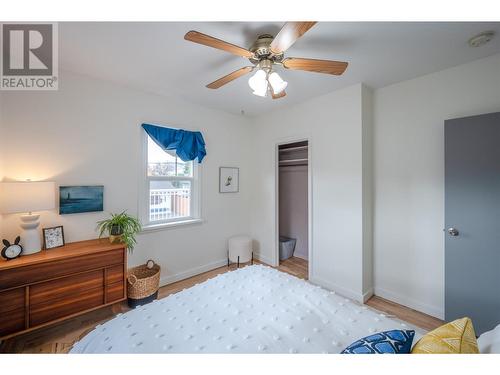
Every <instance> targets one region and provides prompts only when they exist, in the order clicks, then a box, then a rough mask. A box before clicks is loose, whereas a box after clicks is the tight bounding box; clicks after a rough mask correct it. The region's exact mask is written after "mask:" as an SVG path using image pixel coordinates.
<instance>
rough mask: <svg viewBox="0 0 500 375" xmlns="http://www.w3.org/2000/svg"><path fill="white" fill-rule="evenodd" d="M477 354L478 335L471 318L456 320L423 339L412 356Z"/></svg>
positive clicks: (413, 350) (416, 345) (412, 352)
mask: <svg viewBox="0 0 500 375" xmlns="http://www.w3.org/2000/svg"><path fill="white" fill-rule="evenodd" d="M459 353H463V354H467V353H468V354H477V353H479V349H478V347H477V341H476V333H475V332H474V327H473V326H472V321H471V320H470V319H469V318H462V319H457V320H454V321H453V322H451V323H447V324H445V325H442V326H441V327H438V328H436V329H435V330H434V331H431V332H429V333H428V334H426V335H425V336H424V337H422V338H421V339H420V340H419V341H418V342H417V343H416V344H415V346H414V347H413V349H412V351H411V354H459Z"/></svg>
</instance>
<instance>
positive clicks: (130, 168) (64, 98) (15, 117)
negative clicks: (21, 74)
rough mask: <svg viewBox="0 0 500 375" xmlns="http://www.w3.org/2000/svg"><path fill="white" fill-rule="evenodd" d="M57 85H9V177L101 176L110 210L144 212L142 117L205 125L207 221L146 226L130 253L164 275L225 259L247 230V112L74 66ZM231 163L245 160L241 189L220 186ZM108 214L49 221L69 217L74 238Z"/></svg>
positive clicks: (14, 222)
mask: <svg viewBox="0 0 500 375" xmlns="http://www.w3.org/2000/svg"><path fill="white" fill-rule="evenodd" d="M59 87H60V89H59V91H55V92H32V91H25V92H4V93H3V94H2V95H3V97H2V99H3V101H2V106H1V109H2V110H3V122H4V129H3V132H4V133H3V134H2V147H3V152H4V156H5V168H4V169H5V170H4V174H5V176H6V178H8V179H15V180H24V179H26V178H31V179H32V180H44V179H46V180H53V181H56V183H57V184H60V185H91V184H103V185H104V186H105V188H104V189H105V196H104V205H105V207H104V209H105V211H108V212H118V211H122V210H125V209H126V210H128V212H129V213H131V214H136V213H137V208H138V188H139V176H140V174H139V172H140V163H141V156H140V155H141V142H140V139H141V137H140V132H141V128H140V124H141V123H143V122H150V123H158V124H163V125H167V126H168V125H170V126H172V127H179V128H185V129H192V130H201V131H202V132H203V136H204V137H205V141H206V143H207V152H208V155H207V157H206V158H205V160H204V161H203V164H202V184H203V188H202V192H203V193H202V194H203V196H202V216H203V218H204V219H205V222H204V223H202V224H198V225H192V226H186V227H177V228H175V229H169V230H162V231H156V232H147V233H145V234H141V235H139V236H138V245H137V247H136V249H135V251H134V254H133V255H132V256H131V257H130V262H129V263H130V264H131V265H134V264H137V263H140V262H144V261H145V260H147V259H148V258H152V259H154V260H156V261H158V262H159V263H160V264H161V266H162V267H163V272H162V273H163V277H164V279H163V281H164V282H165V281H172V280H173V279H174V278H179V277H183V276H184V277H185V276H187V275H189V274H192V273H199V272H201V271H203V270H206V269H207V268H213V267H215V266H218V265H222V264H224V263H225V259H227V258H226V239H227V238H228V237H229V236H231V235H234V234H241V233H248V232H249V223H250V215H249V214H248V212H249V210H250V200H249V197H250V191H249V190H250V189H249V180H250V176H249V170H250V168H249V162H250V153H249V152H250V147H249V146H250V143H249V139H250V132H251V130H252V128H251V126H249V122H248V120H247V119H245V118H243V117H238V116H233V115H229V114H225V113H222V112H218V111H214V110H210V109H207V108H203V107H199V106H194V105H191V104H187V103H185V102H181V101H178V100H175V99H171V98H166V97H160V96H157V95H151V94H147V93H143V92H139V91H136V90H131V89H129V88H127V87H123V86H117V85H115V84H112V83H107V82H103V81H98V80H94V79H91V78H88V77H84V76H79V75H76V74H73V73H69V72H61V75H60V86H59ZM223 165H235V166H238V167H240V193H238V194H219V192H218V174H219V171H218V168H219V166H223ZM106 215H107V214H106V213H85V214H74V215H62V216H59V215H58V214H57V212H55V211H54V212H44V213H43V214H42V218H41V221H42V225H41V226H42V227H46V226H52V225H63V226H64V232H65V237H66V241H68V242H69V241H78V240H84V239H89V238H95V237H96V236H97V233H96V232H95V225H96V221H98V220H100V219H102V218H104V217H106ZM18 220H19V217H18V215H4V217H3V224H4V236H11V237H12V236H14V235H15V234H16V233H18V223H19V221H18Z"/></svg>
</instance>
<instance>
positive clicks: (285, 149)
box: [279, 146, 307, 152]
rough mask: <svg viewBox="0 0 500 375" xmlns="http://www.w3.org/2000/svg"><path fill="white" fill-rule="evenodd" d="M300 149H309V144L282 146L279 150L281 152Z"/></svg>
mask: <svg viewBox="0 0 500 375" xmlns="http://www.w3.org/2000/svg"><path fill="white" fill-rule="evenodd" d="M298 150H307V146H296V147H289V148H281V149H280V150H279V151H280V152H287V151H298Z"/></svg>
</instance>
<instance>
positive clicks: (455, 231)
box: [448, 227, 460, 237]
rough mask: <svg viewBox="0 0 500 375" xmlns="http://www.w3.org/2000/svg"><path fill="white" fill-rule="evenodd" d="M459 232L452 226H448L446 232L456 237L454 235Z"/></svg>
mask: <svg viewBox="0 0 500 375" xmlns="http://www.w3.org/2000/svg"><path fill="white" fill-rule="evenodd" d="M459 233H460V232H459V231H458V230H457V229H455V228H453V227H452V228H448V234H449V235H450V236H452V237H456V236H458V235H459Z"/></svg>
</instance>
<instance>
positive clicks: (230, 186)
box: [219, 167, 240, 193]
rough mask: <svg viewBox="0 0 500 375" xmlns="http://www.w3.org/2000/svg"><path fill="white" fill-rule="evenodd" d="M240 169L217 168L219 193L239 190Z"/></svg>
mask: <svg viewBox="0 0 500 375" xmlns="http://www.w3.org/2000/svg"><path fill="white" fill-rule="evenodd" d="M239 179H240V169H239V168H232V167H220V168H219V193H237V192H238V191H239V190H240V181H239Z"/></svg>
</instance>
